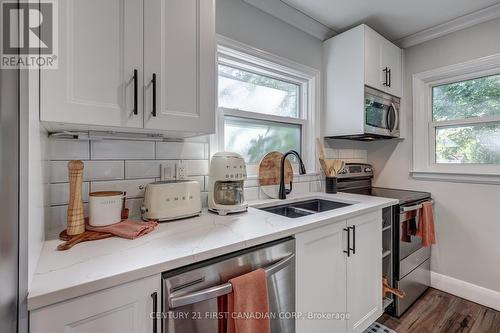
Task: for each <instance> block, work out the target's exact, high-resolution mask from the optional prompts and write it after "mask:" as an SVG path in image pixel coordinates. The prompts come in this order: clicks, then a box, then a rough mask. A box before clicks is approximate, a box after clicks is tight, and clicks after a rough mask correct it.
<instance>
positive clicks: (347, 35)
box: [324, 24, 402, 97]
mask: <svg viewBox="0 0 500 333" xmlns="http://www.w3.org/2000/svg"><path fill="white" fill-rule="evenodd" d="M324 48H325V56H324V59H325V63H326V68H325V71H326V75H327V78H326V80H327V86H328V85H329V86H335V85H339V86H344V87H345V86H348V87H351V86H355V90H356V91H362V90H363V89H364V85H367V86H370V87H372V88H375V89H377V90H380V91H383V92H386V93H388V94H390V95H393V96H397V97H401V94H402V77H401V75H402V68H401V66H402V59H401V58H402V52H401V49H400V48H399V47H397V46H396V45H394V44H393V43H391V42H390V41H388V40H387V39H385V38H384V37H383V36H381V35H380V34H379V33H377V32H376V31H375V30H373V29H372V28H370V27H368V26H367V25H364V24H362V25H360V26H357V27H355V28H353V29H351V30H348V31H346V32H344V33H342V34H340V35H337V36H335V37H332V38H330V39H329V40H327V41H325V43H324ZM331 68H336V70H335V72H336V73H337V74H340V75H335V73H333V72H332V73H331V75H332V77H328V75H329V72H330V71H331V70H330V69H331ZM332 71H333V70H332ZM360 71H361V73H363V75H362V76H361V77H360V76H359V75H357V73H359V72H360ZM336 82H338V83H336ZM326 94H327V97H328V94H331V92H330V91H327V92H326ZM350 94H351V95H352V94H354V93H353V92H351V93H350Z"/></svg>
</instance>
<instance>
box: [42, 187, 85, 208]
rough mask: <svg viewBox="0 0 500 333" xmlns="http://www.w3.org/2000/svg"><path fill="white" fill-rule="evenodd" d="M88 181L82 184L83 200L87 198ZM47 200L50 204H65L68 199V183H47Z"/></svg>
mask: <svg viewBox="0 0 500 333" xmlns="http://www.w3.org/2000/svg"><path fill="white" fill-rule="evenodd" d="M89 188H90V186H89V183H88V182H84V183H83V184H82V198H83V201H84V202H87V201H88V200H89ZM48 189H49V196H48V202H49V205H50V206H54V205H67V204H68V201H69V183H59V184H49V185H48Z"/></svg>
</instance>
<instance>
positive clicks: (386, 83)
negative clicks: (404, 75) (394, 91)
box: [382, 67, 389, 86]
mask: <svg viewBox="0 0 500 333" xmlns="http://www.w3.org/2000/svg"><path fill="white" fill-rule="evenodd" d="M382 72H384V74H385V82H384V84H383V85H384V86H387V85H388V82H389V81H388V79H387V73H388V68H387V67H386V68H384V69H383V70H382Z"/></svg>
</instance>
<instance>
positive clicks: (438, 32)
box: [395, 4, 500, 48]
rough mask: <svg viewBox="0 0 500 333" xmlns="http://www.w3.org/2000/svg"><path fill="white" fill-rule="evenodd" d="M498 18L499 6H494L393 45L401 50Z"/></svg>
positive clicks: (405, 38)
mask: <svg viewBox="0 0 500 333" xmlns="http://www.w3.org/2000/svg"><path fill="white" fill-rule="evenodd" d="M498 17H500V4H495V5H492V6H489V7H486V8H483V9H480V10H478V11H476V12H473V13H470V14H467V15H464V16H461V17H458V18H456V19H453V20H451V21H448V22H445V23H442V24H439V25H436V26H434V27H432V28H429V29H425V30H422V31H420V32H417V33H415V34H413V35H409V36H407V37H404V38H401V39H399V40H397V41H396V42H395V43H396V44H397V45H399V46H400V47H402V48H408V47H410V46H414V45H417V44H421V43H424V42H427V41H429V40H432V39H435V38H438V37H442V36H444V35H447V34H450V33H452V32H455V31H459V30H462V29H465V28H469V27H472V26H474V25H477V24H480V23H483V22H487V21H491V20H493V19H496V18H498Z"/></svg>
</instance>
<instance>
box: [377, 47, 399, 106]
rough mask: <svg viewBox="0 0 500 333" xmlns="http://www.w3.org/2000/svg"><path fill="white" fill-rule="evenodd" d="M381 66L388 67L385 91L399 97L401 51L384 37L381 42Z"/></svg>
mask: <svg viewBox="0 0 500 333" xmlns="http://www.w3.org/2000/svg"><path fill="white" fill-rule="evenodd" d="M382 45H383V46H382V67H383V68H385V67H387V68H389V69H390V75H389V82H388V83H389V85H390V86H386V89H385V91H386V92H387V93H389V94H391V95H394V96H398V97H401V95H402V92H403V87H402V81H403V79H402V68H401V67H402V52H401V49H400V48H399V47H397V46H396V45H394V44H392V43H391V42H389V41H388V40H386V39H384V40H383V43H382Z"/></svg>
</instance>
